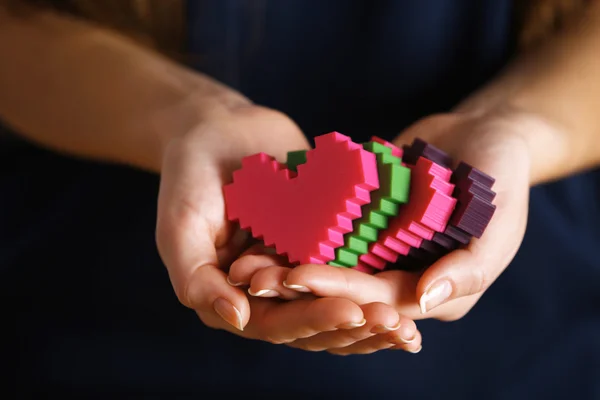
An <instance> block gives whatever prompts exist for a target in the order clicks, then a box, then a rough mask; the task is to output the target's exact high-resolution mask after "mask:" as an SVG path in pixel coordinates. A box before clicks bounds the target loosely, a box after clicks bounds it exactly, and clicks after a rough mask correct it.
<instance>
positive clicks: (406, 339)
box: [381, 318, 423, 353]
mask: <svg viewBox="0 0 600 400" xmlns="http://www.w3.org/2000/svg"><path fill="white" fill-rule="evenodd" d="M381 336H384V335H381ZM385 339H386V340H387V341H389V342H391V343H393V344H394V346H393V347H392V349H394V350H404V351H408V352H409V353H418V352H419V351H421V347H422V340H423V339H422V336H421V332H419V330H418V329H417V325H416V324H415V322H414V321H413V320H410V319H408V318H402V319H401V321H400V328H399V329H397V330H395V331H393V332H390V333H388V334H386V335H385Z"/></svg>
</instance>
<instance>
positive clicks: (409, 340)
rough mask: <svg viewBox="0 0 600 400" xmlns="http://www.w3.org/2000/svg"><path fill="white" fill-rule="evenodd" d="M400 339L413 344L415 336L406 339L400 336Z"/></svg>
mask: <svg viewBox="0 0 600 400" xmlns="http://www.w3.org/2000/svg"><path fill="white" fill-rule="evenodd" d="M400 340H401V341H402V343H404V344H411V343H412V342H414V341H415V336H413V337H412V338H411V339H404V338H403V337H400Z"/></svg>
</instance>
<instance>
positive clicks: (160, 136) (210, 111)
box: [132, 76, 252, 173]
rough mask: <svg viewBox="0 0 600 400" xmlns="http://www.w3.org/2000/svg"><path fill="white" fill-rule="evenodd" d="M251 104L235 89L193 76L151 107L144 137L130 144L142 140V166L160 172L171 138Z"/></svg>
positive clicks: (183, 134)
mask: <svg viewBox="0 0 600 400" xmlns="http://www.w3.org/2000/svg"><path fill="white" fill-rule="evenodd" d="M250 104H252V103H251V102H250V100H248V99H247V98H245V97H244V96H242V95H241V94H239V93H238V92H236V91H234V90H232V89H229V88H227V87H225V86H223V85H221V84H219V83H218V82H215V81H212V80H209V79H208V78H204V77H202V76H199V77H196V76H194V77H192V79H190V82H189V85H187V86H186V87H185V89H184V90H182V91H181V92H180V93H179V94H178V95H177V96H175V97H174V98H173V100H172V101H171V102H170V104H168V105H167V106H166V107H163V108H161V109H160V110H158V111H156V110H153V111H152V115H149V116H148V117H147V119H146V120H145V122H144V123H145V124H146V125H147V129H145V130H140V132H142V131H143V132H145V133H144V134H142V135H143V137H137V138H134V141H133V143H132V147H134V148H135V147H136V146H139V144H140V143H142V144H143V146H144V148H145V155H144V160H141V162H142V164H144V165H142V167H143V168H146V169H149V170H151V171H153V172H157V173H159V172H160V169H161V167H162V162H163V158H164V154H165V152H166V151H167V147H168V146H169V144H170V143H171V142H173V141H174V140H177V139H179V138H182V137H184V136H186V135H188V134H189V133H191V132H195V131H197V130H198V127H200V126H204V125H207V124H209V123H210V122H209V121H214V120H216V119H220V118H226V115H227V114H228V113H231V112H232V111H233V110H235V109H236V108H238V107H242V106H247V105H250ZM134 151H135V150H134Z"/></svg>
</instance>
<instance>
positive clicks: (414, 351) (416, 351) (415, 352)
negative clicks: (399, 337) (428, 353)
mask: <svg viewBox="0 0 600 400" xmlns="http://www.w3.org/2000/svg"><path fill="white" fill-rule="evenodd" d="M421 350H423V346H419V348H418V349H416V350H413V351H410V350H408V352H409V353H413V354H417V353H419V352H420V351H421Z"/></svg>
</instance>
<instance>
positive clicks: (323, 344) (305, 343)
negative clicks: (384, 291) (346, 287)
mask: <svg viewBox="0 0 600 400" xmlns="http://www.w3.org/2000/svg"><path fill="white" fill-rule="evenodd" d="M361 308H362V310H363V314H364V317H365V320H366V323H365V325H363V326H361V327H359V328H355V329H347V330H338V331H333V332H323V333H319V334H317V335H315V336H311V337H309V338H305V339H299V340H296V341H294V342H292V343H289V344H288V346H290V347H294V348H298V349H303V350H308V351H323V350H327V349H331V348H339V347H346V346H350V345H352V344H353V343H356V342H358V341H361V340H364V339H367V338H369V337H371V336H374V335H376V334H377V333H387V332H392V331H395V330H397V329H399V328H400V316H399V315H398V313H397V312H396V311H395V310H394V308H393V307H390V306H388V305H386V304H383V303H371V304H365V305H363V306H362V307H361Z"/></svg>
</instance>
